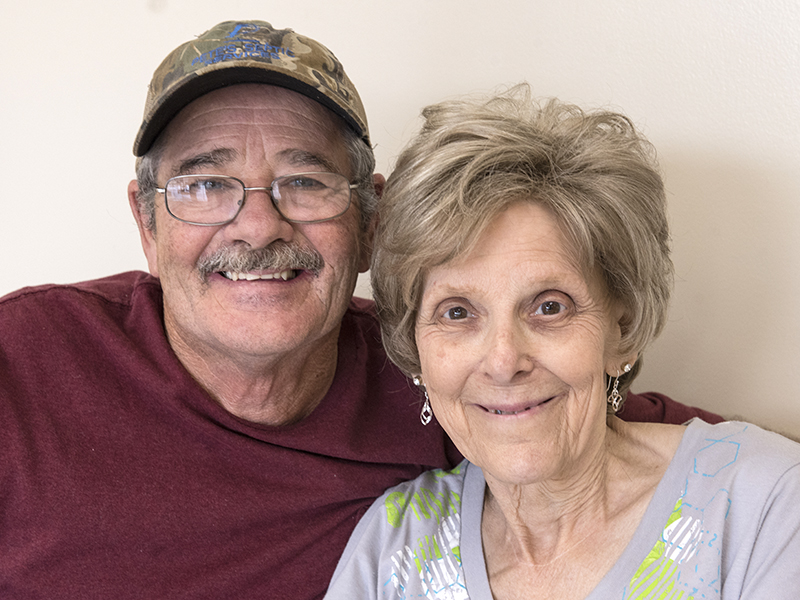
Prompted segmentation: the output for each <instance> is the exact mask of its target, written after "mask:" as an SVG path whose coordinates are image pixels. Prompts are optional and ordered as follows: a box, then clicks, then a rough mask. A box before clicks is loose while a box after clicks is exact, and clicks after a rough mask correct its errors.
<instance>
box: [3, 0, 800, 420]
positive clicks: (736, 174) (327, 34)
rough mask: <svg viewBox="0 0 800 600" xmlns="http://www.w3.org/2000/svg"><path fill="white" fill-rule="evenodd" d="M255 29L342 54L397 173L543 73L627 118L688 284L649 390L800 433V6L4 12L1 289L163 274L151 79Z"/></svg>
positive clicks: (185, 7) (385, 165)
mask: <svg viewBox="0 0 800 600" xmlns="http://www.w3.org/2000/svg"><path fill="white" fill-rule="evenodd" d="M237 18H259V19H264V20H267V21H271V22H272V23H273V24H274V25H276V26H280V27H292V28H294V29H296V30H297V31H299V32H301V33H304V34H307V35H310V36H312V37H316V38H318V39H320V40H322V41H323V42H324V43H326V44H327V45H328V46H329V47H330V48H331V49H333V51H334V52H335V53H336V54H337V56H338V57H339V58H340V59H341V60H342V62H343V63H344V64H345V66H346V68H347V70H348V72H349V74H350V76H351V78H352V79H353V80H354V81H355V82H356V84H357V85H358V87H359V89H360V91H361V94H362V97H363V99H364V101H365V104H366V106H367V110H368V115H369V118H370V124H371V130H372V137H373V139H374V141H375V142H377V145H378V147H377V154H378V160H379V167H380V169H381V171H383V172H388V171H389V170H390V168H391V164H392V160H393V157H394V156H395V155H396V153H397V151H398V149H399V148H400V147H401V145H402V144H403V143H404V142H405V141H406V140H407V139H408V138H409V136H410V135H411V134H412V133H413V131H414V130H415V128H416V127H417V125H418V121H417V115H418V112H419V109H420V107H422V106H423V105H425V104H428V103H430V102H434V101H437V100H441V99H443V98H445V97H448V96H453V95H457V94H460V93H464V92H473V91H485V90H488V89H491V88H495V87H496V86H498V85H501V84H513V83H516V82H518V81H522V80H527V81H529V82H530V83H531V84H532V86H533V88H534V91H535V92H536V93H538V94H541V95H547V96H550V95H553V96H559V97H561V98H563V99H566V100H570V101H575V102H578V103H581V104H584V105H590V106H598V105H611V106H614V107H618V108H621V109H622V110H624V111H625V112H626V113H628V114H629V115H630V116H631V117H632V118H633V120H634V121H635V122H636V123H637V124H638V125H639V126H641V128H642V129H643V130H644V131H645V132H646V134H647V135H648V136H649V137H650V138H651V140H652V141H653V142H654V143H655V144H656V146H657V148H658V149H659V152H660V158H661V162H662V166H663V169H664V172H665V176H666V182H667V187H668V189H669V197H670V202H671V209H670V210H671V218H672V224H673V236H674V245H675V263H676V267H677V276H678V277H677V282H676V290H675V298H674V302H673V309H672V317H671V320H670V323H669V326H668V328H667V331H666V332H665V334H664V335H663V336H662V338H661V339H660V340H659V341H658V342H657V343H656V345H655V346H654V347H653V348H652V350H651V351H650V352H649V353H648V355H647V357H646V368H645V371H644V375H643V376H642V378H641V380H640V382H639V383H638V384H637V385H635V386H634V387H635V389H638V390H643V389H656V390H658V391H662V392H665V393H668V394H670V395H672V396H674V397H675V398H677V399H680V400H683V401H685V402H688V403H694V404H697V405H699V406H703V407H706V408H709V409H711V410H715V411H718V412H721V413H723V414H726V415H728V414H741V415H744V416H745V417H747V418H749V419H751V420H753V421H755V422H758V423H762V424H766V425H768V426H772V427H775V428H778V429H782V430H784V431H788V432H791V433H794V434H796V435H800V402H798V398H797V391H798V388H799V387H800V386H798V380H799V379H800V300H799V299H800V269H799V268H798V265H799V264H800V260H798V259H800V235H798V232H799V231H800V37H799V36H798V33H797V32H798V31H800V4H798V3H797V2H796V1H795V0H762V1H758V2H744V1H740V0H734V1H731V0H706V1H704V2H696V1H695V0H672V1H671V2H656V1H655V0H650V1H647V0H646V1H645V2H642V1H641V0H606V1H604V2H590V1H588V0H584V1H579V0H561V1H559V2H552V1H543V0H515V1H506V0H497V1H494V2H477V1H472V0H402V1H398V0H338V1H337V2H330V1H321V0H305V1H303V0H296V1H293V2H280V3H279V2H274V3H272V2H264V1H263V0H260V1H258V2H256V1H250V0H247V1H245V0H240V1H236V0H230V1H228V2H218V1H217V2H212V1H209V0H194V1H192V2H188V1H186V0H130V1H126V2H111V1H108V0H80V1H79V0H59V1H56V0H49V1H45V0H28V1H27V2H13V3H12V2H11V1H10V0H2V5H0V23H2V25H3V27H2V29H3V34H4V38H5V39H4V43H3V49H2V53H1V54H0V55H1V56H2V71H1V72H2V81H1V82H0V86H1V87H0V91H1V92H2V93H1V94H0V102H2V105H1V106H2V111H0V113H1V114H0V119H1V121H0V132H2V138H0V169H1V170H2V172H1V173H0V177H1V178H0V180H1V181H2V193H3V199H2V209H1V210H2V217H3V219H2V230H0V231H2V234H1V235H0V251H1V252H2V256H3V257H4V261H3V262H4V263H5V266H4V268H3V277H2V279H0V294H2V293H6V292H9V291H11V290H13V289H16V288H18V287H21V286H24V285H32V284H38V283H43V282H50V281H56V282H69V281H75V280H80V279H85V278H90V277H98V276H102V275H105V274H110V273H113V272H117V271H121V270H127V269H141V268H145V262H144V259H143V257H142V254H141V250H140V248H139V243H138V238H137V233H136V229H135V227H134V224H133V221H132V218H131V217H130V215H129V213H128V208H127V205H126V200H125V187H126V184H127V182H128V180H129V179H130V178H131V177H132V175H133V157H132V155H131V150H130V148H131V144H132V141H133V137H134V135H135V132H136V129H137V128H138V124H139V119H140V116H141V110H142V103H143V100H144V94H145V90H146V87H147V83H148V81H149V78H150V75H151V73H152V71H153V69H154V68H155V66H156V65H157V63H158V62H159V61H160V60H161V58H163V56H164V55H165V54H166V53H167V52H168V51H169V50H171V49H172V48H173V47H174V46H175V45H177V44H178V43H180V42H182V41H184V40H185V39H188V37H189V36H191V35H194V34H199V33H201V32H202V31H204V30H205V29H207V28H208V27H209V26H211V25H213V24H214V23H216V22H218V21H221V20H226V19H237ZM1 334H2V332H0V335H1Z"/></svg>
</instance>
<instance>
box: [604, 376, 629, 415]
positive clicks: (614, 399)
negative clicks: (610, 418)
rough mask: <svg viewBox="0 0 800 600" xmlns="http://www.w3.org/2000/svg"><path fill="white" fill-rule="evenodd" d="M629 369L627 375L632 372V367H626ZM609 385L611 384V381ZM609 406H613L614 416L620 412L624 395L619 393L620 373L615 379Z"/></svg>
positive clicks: (609, 396)
mask: <svg viewBox="0 0 800 600" xmlns="http://www.w3.org/2000/svg"><path fill="white" fill-rule="evenodd" d="M625 366H626V367H628V368H627V369H626V370H625V372H626V373H627V372H628V371H630V366H629V365H625ZM609 383H611V382H610V381H609ZM607 401H608V404H609V405H610V406H611V410H612V412H613V413H614V414H616V413H617V411H619V407H620V405H621V404H622V394H620V393H619V371H617V376H616V377H615V378H614V387H613V389H612V390H611V393H610V394H609V395H608V399H607Z"/></svg>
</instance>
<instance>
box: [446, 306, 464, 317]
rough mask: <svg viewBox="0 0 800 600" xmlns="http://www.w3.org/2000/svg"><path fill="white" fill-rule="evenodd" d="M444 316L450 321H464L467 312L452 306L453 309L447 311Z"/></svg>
mask: <svg viewBox="0 0 800 600" xmlns="http://www.w3.org/2000/svg"><path fill="white" fill-rule="evenodd" d="M444 315H445V317H447V318H448V319H452V320H456V319H466V318H467V317H468V316H469V311H468V310H467V309H466V308H464V307H463V306H454V307H453V308H449V309H447V311H446V312H445V313H444Z"/></svg>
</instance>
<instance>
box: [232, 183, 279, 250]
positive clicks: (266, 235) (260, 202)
mask: <svg viewBox="0 0 800 600" xmlns="http://www.w3.org/2000/svg"><path fill="white" fill-rule="evenodd" d="M225 227H226V234H227V235H230V236H232V237H233V240H232V241H241V242H246V243H247V244H249V245H250V246H251V247H253V248H262V247H264V246H268V245H269V244H271V243H272V242H274V241H276V240H282V241H285V242H288V241H290V240H291V239H292V238H293V237H294V227H293V226H292V224H291V223H290V222H289V221H287V220H286V219H285V218H284V217H283V216H282V215H281V214H280V213H279V212H278V210H277V208H275V205H274V203H273V201H272V190H271V189H270V188H268V187H248V188H245V196H244V199H243V200H242V208H241V209H240V210H239V214H237V215H236V218H235V219H234V220H233V221H231V222H230V223H228V225H226V226H225Z"/></svg>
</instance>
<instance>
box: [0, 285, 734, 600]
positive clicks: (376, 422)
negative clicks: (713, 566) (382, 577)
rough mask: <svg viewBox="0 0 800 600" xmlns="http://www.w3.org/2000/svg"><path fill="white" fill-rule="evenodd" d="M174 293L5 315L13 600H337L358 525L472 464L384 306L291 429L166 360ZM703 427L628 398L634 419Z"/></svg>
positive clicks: (72, 290)
mask: <svg viewBox="0 0 800 600" xmlns="http://www.w3.org/2000/svg"><path fill="white" fill-rule="evenodd" d="M161 302H162V299H161V288H160V286H159V284H158V281H157V280H156V279H154V278H152V277H150V276H149V275H147V274H144V273H138V272H132V273H123V274H120V275H116V276H113V277H108V278H105V279H100V280H96V281H90V282H85V283H81V284H76V285H69V286H55V285H48V286H41V287H37V288H26V289H23V290H20V291H18V292H15V293H13V294H11V295H9V296H6V297H5V298H3V299H1V300H0V598H3V599H22V598H114V599H115V600H121V599H126V598H131V599H133V598H136V599H141V598H171V599H175V598H186V599H189V598H192V599H197V598H281V599H283V598H292V599H298V600H310V599H312V598H318V597H321V596H322V595H323V594H324V592H325V589H326V586H327V583H328V581H329V579H330V576H331V575H332V573H333V570H334V568H335V566H336V563H337V560H338V558H339V555H340V554H341V552H342V550H343V549H344V547H345V544H346V543H347V540H348V538H349V536H350V533H351V532H352V530H353V527H354V526H355V524H356V522H357V521H358V519H359V518H360V516H361V515H362V514H363V513H364V512H365V511H366V509H367V508H368V507H369V505H370V504H371V503H372V502H373V501H374V500H375V499H376V498H377V497H378V496H379V495H380V494H381V493H382V492H383V491H384V490H385V489H386V488H387V487H389V486H392V485H395V484H397V483H399V482H401V481H404V480H406V479H411V478H414V477H416V476H417V475H419V474H420V473H421V472H422V471H424V470H427V469H431V468H435V467H446V466H448V465H451V464H455V462H457V461H458V460H459V456H458V454H457V452H455V450H454V449H453V448H452V445H451V444H450V443H449V441H448V440H447V438H446V436H445V434H444V432H443V431H442V429H441V428H440V427H439V426H438V425H437V424H436V423H435V421H434V422H433V423H431V424H430V425H428V426H427V427H423V426H422V425H421V424H420V422H419V409H420V400H419V395H418V392H417V390H416V389H414V388H413V385H411V384H410V383H409V381H408V380H407V379H406V378H405V377H404V376H403V375H402V374H401V373H400V372H399V371H398V370H397V369H396V368H395V367H394V366H393V365H391V364H390V363H389V362H388V360H387V359H386V355H385V354H384V352H383V350H382V348H381V344H380V337H379V334H380V332H379V329H378V326H377V322H376V320H375V316H374V312H373V307H372V303H371V302H369V301H365V300H354V301H353V302H352V303H351V306H350V308H349V310H348V311H347V314H346V315H345V318H344V321H343V323H342V329H341V333H340V337H339V355H338V364H337V371H336V377H335V379H334V382H333V385H332V386H331V389H330V390H329V392H328V394H327V395H326V396H325V398H324V399H323V400H322V402H321V403H320V405H319V406H318V407H317V408H316V409H315V410H314V412H313V413H312V414H311V415H310V416H309V417H307V418H306V419H304V420H303V421H301V422H300V423H297V424H295V425H291V426H287V427H267V426H259V425H256V424H253V423H250V422H247V421H243V420H241V419H239V418H237V417H235V416H233V415H231V414H230V413H228V412H226V411H225V410H224V409H222V408H221V407H220V406H219V405H218V404H217V403H216V402H215V401H214V400H213V399H211V397H209V396H208V394H207V393H206V392H205V391H204V390H203V389H202V388H201V387H200V386H199V385H197V383H196V382H195V381H194V380H193V379H192V377H191V376H190V375H189V374H188V372H187V371H186V370H185V369H184V368H183V366H182V365H181V363H180V362H179V361H178V359H177V358H176V356H175V354H174V353H173V352H172V349H171V348H170V346H169V343H168V342H167V340H166V337H165V335H164V329H163V323H162V317H161V315H162V305H161ZM696 415H700V416H703V417H705V418H707V419H708V420H711V421H718V420H719V418H718V417H716V416H715V415H711V414H710V413H705V412H704V411H698V410H696V409H691V408H688V407H685V406H683V405H680V404H677V403H674V402H673V401H671V400H669V399H668V398H666V397H664V396H661V395H657V394H648V395H645V396H634V395H629V397H628V401H627V404H626V407H625V411H624V413H623V414H622V416H623V417H624V418H627V419H629V420H651V421H665V422H678V423H680V422H684V421H686V420H688V419H689V418H691V417H693V416H696Z"/></svg>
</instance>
